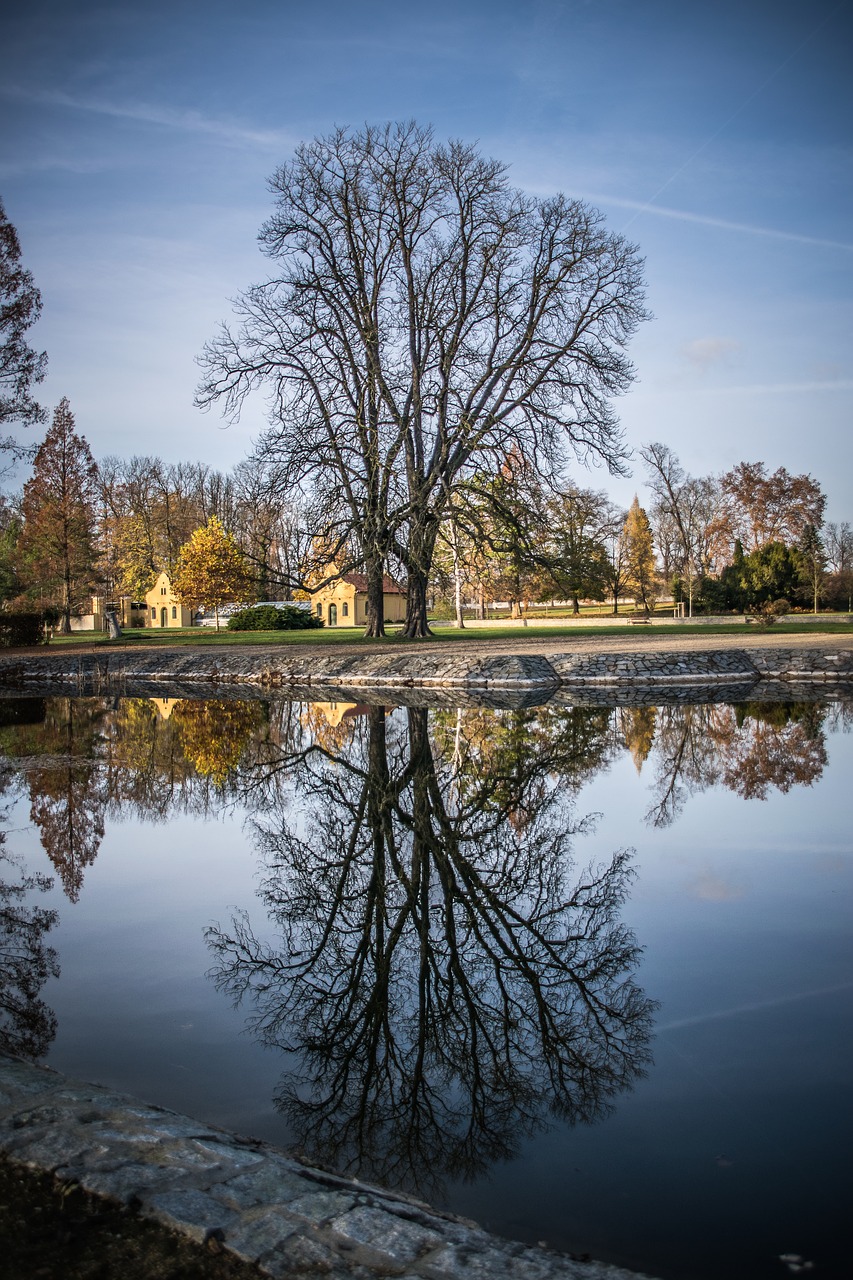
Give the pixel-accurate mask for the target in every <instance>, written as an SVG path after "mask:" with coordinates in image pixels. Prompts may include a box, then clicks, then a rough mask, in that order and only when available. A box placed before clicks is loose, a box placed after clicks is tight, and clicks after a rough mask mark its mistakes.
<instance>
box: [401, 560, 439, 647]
mask: <svg viewBox="0 0 853 1280" xmlns="http://www.w3.org/2000/svg"><path fill="white" fill-rule="evenodd" d="M403 635H404V636H405V637H406V639H407V640H422V639H424V637H426V636H431V635H432V632H431V631H430V629H429V622H428V621H427V579H426V574H425V573H421V571H420V570H419V569H410V570H409V580H408V583H407V591H406V625H405V627H404V629H403Z"/></svg>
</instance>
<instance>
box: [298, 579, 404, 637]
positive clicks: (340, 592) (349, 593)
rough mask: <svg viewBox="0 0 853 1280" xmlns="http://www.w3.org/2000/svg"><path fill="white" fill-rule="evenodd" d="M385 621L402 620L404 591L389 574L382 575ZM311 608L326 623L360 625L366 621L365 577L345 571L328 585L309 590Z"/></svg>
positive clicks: (329, 624) (339, 625)
mask: <svg viewBox="0 0 853 1280" xmlns="http://www.w3.org/2000/svg"><path fill="white" fill-rule="evenodd" d="M382 599H383V602H384V603H383V612H384V617H385V621H386V622H405V620H406V594H405V592H404V591H401V590H400V588H399V587H398V586H397V584H396V582H393V581H392V580H391V579H390V578H388V577H385V578H383V579H382ZM311 608H312V610H313V611H314V613H315V614H316V615H317V617H318V618H322V619H323V622H324V623H325V624H326V626H327V627H363V626H364V625H365V624H366V622H367V578H366V577H365V575H364V574H363V573H345V574H343V575H342V576H341V577H340V578H337V579H336V580H335V581H334V582H330V583H329V584H328V586H325V587H319V588H318V589H317V590H316V591H312V592H311Z"/></svg>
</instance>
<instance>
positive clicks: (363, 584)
mask: <svg viewBox="0 0 853 1280" xmlns="http://www.w3.org/2000/svg"><path fill="white" fill-rule="evenodd" d="M338 581H340V582H346V583H347V584H348V585H349V586H351V587H355V589H356V591H363V592H365V593H366V592H367V575H366V574H364V573H342V574H341V576H340V578H339V579H338ZM334 585H335V584H334V582H330V583H329V584H328V586H327V587H317V588H315V591H314V594H315V595H317V594H318V593H319V592H320V591H327V590H331V589H332V588H333V587H334ZM382 591H383V594H385V595H396V596H402V595H405V594H406V593H405V591H403V589H402V587H398V586H397V583H396V582H395V581H394V579H393V578H389V577H388V576H387V574H386V575H384V576H383V578H382Z"/></svg>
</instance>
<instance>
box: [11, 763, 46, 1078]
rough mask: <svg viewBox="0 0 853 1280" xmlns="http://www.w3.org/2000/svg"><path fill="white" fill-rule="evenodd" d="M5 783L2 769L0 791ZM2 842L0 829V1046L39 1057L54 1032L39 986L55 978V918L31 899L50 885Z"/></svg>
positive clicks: (24, 1055)
mask: <svg viewBox="0 0 853 1280" xmlns="http://www.w3.org/2000/svg"><path fill="white" fill-rule="evenodd" d="M7 782H8V775H7V774H5V773H4V774H3V775H2V776H0V790H5V787H6V784H7ZM5 841H6V833H5V831H0V1049H2V1050H3V1051H4V1052H6V1053H11V1054H16V1055H18V1056H19V1057H24V1058H40V1057H43V1056H44V1054H45V1053H47V1051H48V1049H49V1047H50V1045H51V1043H52V1041H53V1039H54V1037H55V1035H56V1016H55V1014H54V1013H53V1010H52V1009H50V1008H48V1006H47V1005H46V1004H45V1002H44V1001H43V1000H42V999H41V990H42V987H43V986H44V984H45V982H46V981H47V979H48V978H49V977H58V976H59V962H58V959H57V955H56V951H55V950H54V948H53V947H51V946H49V945H48V944H47V941H46V935H47V934H48V933H49V932H50V930H51V929H53V928H54V926H55V925H56V923H57V921H58V919H59V917H58V915H57V913H56V912H55V911H52V910H50V909H48V908H46V907H43V906H40V905H39V904H38V902H37V901H33V899H34V898H35V897H36V895H38V894H41V893H46V892H47V891H48V890H49V889H50V887H51V883H52V882H51V880H50V879H49V878H48V877H47V876H41V875H26V874H25V873H24V871H23V870H22V868H21V865H20V862H19V860H18V859H17V858H16V857H15V855H14V854H13V853H11V852H10V851H9V850H8V849H6V847H5Z"/></svg>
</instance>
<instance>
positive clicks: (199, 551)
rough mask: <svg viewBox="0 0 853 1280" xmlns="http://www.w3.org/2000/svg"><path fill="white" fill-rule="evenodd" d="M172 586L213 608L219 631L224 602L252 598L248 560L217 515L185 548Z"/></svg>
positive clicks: (196, 602)
mask: <svg viewBox="0 0 853 1280" xmlns="http://www.w3.org/2000/svg"><path fill="white" fill-rule="evenodd" d="M172 587H173V589H174V592H175V595H176V596H177V597H178V599H179V600H183V601H185V602H186V603H187V604H189V605H200V604H204V605H206V606H207V607H208V608H210V609H213V610H214V612H215V614H216V629H217V631H218V630H219V610H220V608H221V607H222V605H223V604H229V603H232V602H233V603H235V604H242V603H244V602H245V601H247V600H249V599H250V598H251V595H252V581H251V575H250V573H249V570H248V568H247V565H246V562H245V560H244V559H243V556H242V554H241V552H240V549H239V547H238V546H237V544H236V542H235V541H234V539H233V538H232V537H231V535H230V534H229V533H226V532H225V530H224V529H223V527H222V523H221V521H220V520H219V519H218V518H217V517H216V516H211V517H210V519H209V520H208V522H207V524H206V525H205V526H204V527H203V528H201V529H196V531H195V533H193V535H192V536H191V538H190V539H189V541H188V542H187V543H185V544H184V546H183V547H181V554H180V557H179V559H178V568H177V571H176V573H175V576H174V578H173V580H172Z"/></svg>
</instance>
